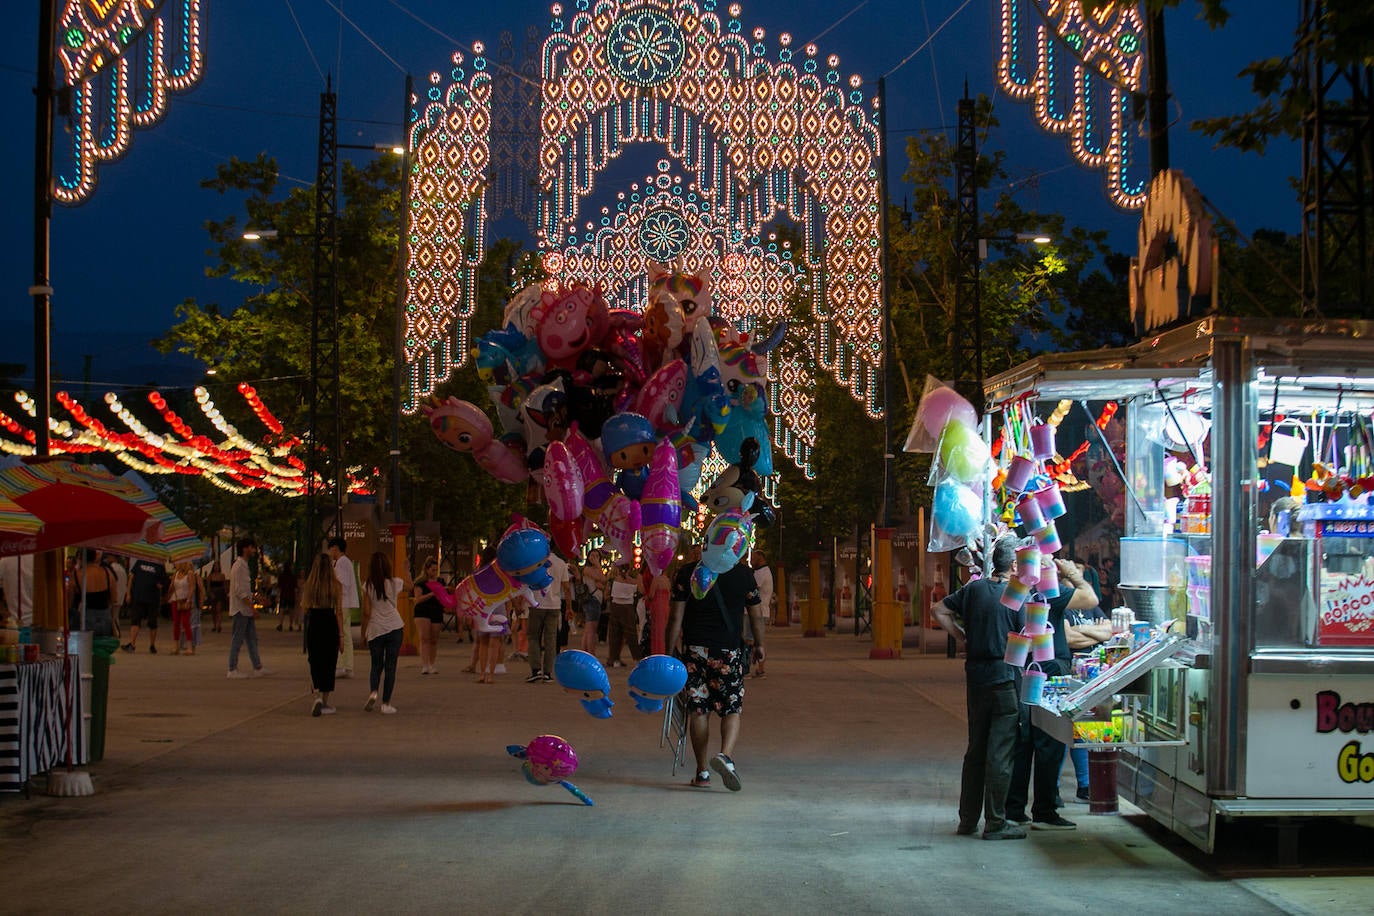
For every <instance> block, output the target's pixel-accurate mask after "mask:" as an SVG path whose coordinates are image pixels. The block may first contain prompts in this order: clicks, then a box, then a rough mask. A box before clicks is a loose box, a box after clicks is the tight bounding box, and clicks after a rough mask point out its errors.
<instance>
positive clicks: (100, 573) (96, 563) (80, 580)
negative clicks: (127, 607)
mask: <svg viewBox="0 0 1374 916" xmlns="http://www.w3.org/2000/svg"><path fill="white" fill-rule="evenodd" d="M85 557H86V559H85V562H83V563H82V564H81V567H80V568H79V569H78V570H77V571H76V573H75V574H74V576H73V578H72V583H71V585H70V587H69V588H68V592H69V595H68V597H67V608H68V621H67V623H68V625H69V626H70V627H71V629H73V630H80V629H83V627H82V623H81V604H82V602H83V601H84V602H85V604H86V623H85V626H84V629H87V630H90V631H91V632H92V633H93V634H94V635H96V636H109V635H111V634H112V633H113V632H114V612H113V611H112V610H111V608H112V606H113V604H114V582H113V577H112V576H111V575H110V573H109V571H108V570H107V569H105V567H104V566H103V565H101V563H100V551H99V550H96V549H94V548H92V547H88V548H86V554H85Z"/></svg>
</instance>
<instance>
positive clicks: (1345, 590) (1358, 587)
mask: <svg viewBox="0 0 1374 916" xmlns="http://www.w3.org/2000/svg"><path fill="white" fill-rule="evenodd" d="M1317 644H1318V645H1322V646H1374V578H1370V577H1369V576H1363V575H1362V576H1358V577H1356V576H1350V577H1347V578H1344V579H1341V580H1340V581H1339V582H1337V583H1336V587H1335V588H1334V589H1331V590H1325V589H1323V591H1322V599H1321V614H1320V616H1319V617H1318V619H1317Z"/></svg>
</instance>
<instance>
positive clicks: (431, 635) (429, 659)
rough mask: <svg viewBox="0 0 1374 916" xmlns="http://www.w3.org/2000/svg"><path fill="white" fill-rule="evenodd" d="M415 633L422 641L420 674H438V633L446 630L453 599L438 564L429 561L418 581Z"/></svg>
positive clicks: (416, 585)
mask: <svg viewBox="0 0 1374 916" xmlns="http://www.w3.org/2000/svg"><path fill="white" fill-rule="evenodd" d="M413 591H414V597H415V632H416V634H417V635H418V636H419V637H420V674H422V675H424V674H438V673H439V666H438V665H437V664H436V662H437V661H438V659H439V633H440V632H441V631H442V630H443V629H444V612H445V611H446V610H448V609H449V608H451V607H453V605H454V602H453V597H452V595H451V594H450V592H449V590H448V586H446V585H445V584H444V580H443V579H441V578H439V561H438V560H436V559H434V558H433V557H426V558H425V562H424V564H423V565H422V566H421V567H420V575H418V576H417V577H416V578H415V588H414V590H413Z"/></svg>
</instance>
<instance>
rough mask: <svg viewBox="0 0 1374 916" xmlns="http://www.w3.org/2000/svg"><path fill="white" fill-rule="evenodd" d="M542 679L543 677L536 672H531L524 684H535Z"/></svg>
mask: <svg viewBox="0 0 1374 916" xmlns="http://www.w3.org/2000/svg"><path fill="white" fill-rule="evenodd" d="M543 679H544V675H543V674H541V673H540V672H538V671H531V672H530V676H529V677H527V678H525V683H526V684H537V683H539V682H540V681H542V680H543Z"/></svg>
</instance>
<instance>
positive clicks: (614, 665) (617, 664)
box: [606, 658, 625, 668]
mask: <svg viewBox="0 0 1374 916" xmlns="http://www.w3.org/2000/svg"><path fill="white" fill-rule="evenodd" d="M606 667H607V668H624V667H625V663H624V662H622V661H621V660H620V659H618V658H617V659H616V660H615V661H613V662H611V663H610V664H609V665H607V666H606Z"/></svg>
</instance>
